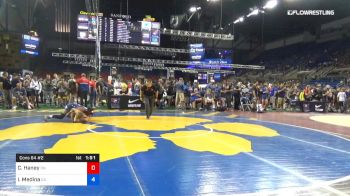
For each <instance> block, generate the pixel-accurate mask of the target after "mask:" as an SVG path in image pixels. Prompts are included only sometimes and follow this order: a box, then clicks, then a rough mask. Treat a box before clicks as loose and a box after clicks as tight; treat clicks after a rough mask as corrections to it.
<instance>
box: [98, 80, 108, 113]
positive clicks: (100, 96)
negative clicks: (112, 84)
mask: <svg viewBox="0 0 350 196" xmlns="http://www.w3.org/2000/svg"><path fill="white" fill-rule="evenodd" d="M106 88H107V84H106V83H105V82H104V81H103V78H102V77H101V76H100V78H99V79H98V80H97V82H96V93H97V100H96V107H98V106H99V103H100V102H101V101H102V100H103V98H104V95H106Z"/></svg>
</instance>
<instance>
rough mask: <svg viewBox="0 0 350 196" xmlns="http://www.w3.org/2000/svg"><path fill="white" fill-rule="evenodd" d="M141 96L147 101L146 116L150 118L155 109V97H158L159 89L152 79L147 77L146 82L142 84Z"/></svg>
mask: <svg viewBox="0 0 350 196" xmlns="http://www.w3.org/2000/svg"><path fill="white" fill-rule="evenodd" d="M140 97H141V101H143V102H144V103H145V109H146V116H147V119H149V118H150V117H151V115H152V112H153V109H154V104H155V99H156V97H158V90H157V88H156V87H155V85H153V82H152V80H151V79H147V81H146V84H145V85H143V86H142V88H141V95H140Z"/></svg>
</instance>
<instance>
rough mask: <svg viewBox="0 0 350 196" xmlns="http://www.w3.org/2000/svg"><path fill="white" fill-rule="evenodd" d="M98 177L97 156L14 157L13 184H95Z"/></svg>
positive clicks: (53, 155)
mask: <svg viewBox="0 0 350 196" xmlns="http://www.w3.org/2000/svg"><path fill="white" fill-rule="evenodd" d="M99 174H100V162H99V155H98V154H16V185H24V186H90V185H98V184H99Z"/></svg>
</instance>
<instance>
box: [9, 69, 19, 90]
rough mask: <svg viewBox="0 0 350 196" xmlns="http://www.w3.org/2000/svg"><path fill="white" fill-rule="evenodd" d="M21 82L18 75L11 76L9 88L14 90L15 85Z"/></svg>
mask: <svg viewBox="0 0 350 196" xmlns="http://www.w3.org/2000/svg"><path fill="white" fill-rule="evenodd" d="M19 82H21V77H20V75H18V74H16V73H15V74H13V78H12V80H11V87H12V89H14V88H15V87H16V86H17V83H19Z"/></svg>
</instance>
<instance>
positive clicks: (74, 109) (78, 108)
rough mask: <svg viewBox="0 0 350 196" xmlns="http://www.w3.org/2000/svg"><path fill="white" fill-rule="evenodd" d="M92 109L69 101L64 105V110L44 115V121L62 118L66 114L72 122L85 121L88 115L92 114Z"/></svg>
mask: <svg viewBox="0 0 350 196" xmlns="http://www.w3.org/2000/svg"><path fill="white" fill-rule="evenodd" d="M92 114H93V109H92V108H86V107H84V106H82V105H79V104H76V103H70V104H68V105H66V106H65V108H64V112H63V113H61V114H59V115H48V116H45V121H47V120H48V119H52V118H54V119H63V118H64V117H66V116H68V117H70V118H71V119H72V121H73V122H87V121H88V119H89V117H90V116H92Z"/></svg>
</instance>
